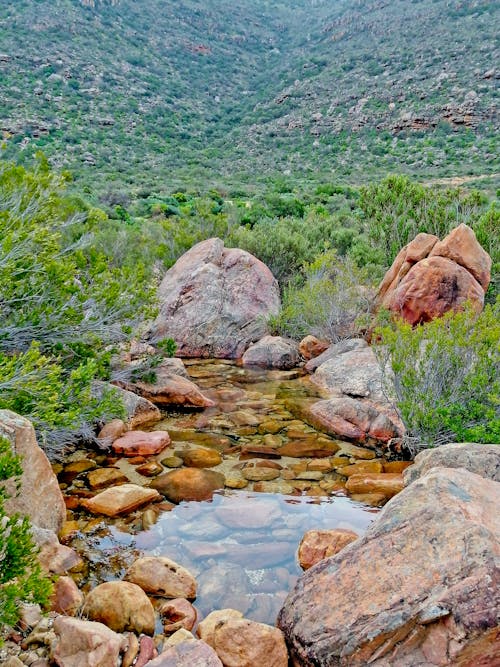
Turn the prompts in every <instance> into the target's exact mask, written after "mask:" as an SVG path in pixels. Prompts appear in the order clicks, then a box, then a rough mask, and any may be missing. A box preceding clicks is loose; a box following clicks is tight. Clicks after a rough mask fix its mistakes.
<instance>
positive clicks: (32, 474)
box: [0, 410, 66, 533]
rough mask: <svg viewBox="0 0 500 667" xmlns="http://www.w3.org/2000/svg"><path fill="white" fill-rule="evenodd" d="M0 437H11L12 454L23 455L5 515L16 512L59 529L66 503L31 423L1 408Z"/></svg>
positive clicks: (44, 526)
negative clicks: (18, 481)
mask: <svg viewBox="0 0 500 667" xmlns="http://www.w3.org/2000/svg"><path fill="white" fill-rule="evenodd" d="M0 436H4V437H6V438H7V439H8V440H10V442H11V443H12V447H13V450H14V453H15V454H17V455H19V456H21V457H22V468H23V474H22V476H21V489H20V491H19V494H18V495H17V496H15V495H14V494H15V488H14V486H13V485H10V483H9V484H8V485H7V490H8V491H9V493H11V494H12V496H13V497H12V498H10V499H9V500H8V501H7V503H6V505H5V508H6V511H7V514H15V513H19V514H21V515H23V516H27V517H29V519H30V521H31V522H32V523H34V524H35V525H37V526H39V527H40V528H44V529H47V530H51V531H54V532H55V533H57V532H59V530H61V528H62V525H63V523H64V521H65V519H66V506H65V505H64V500H63V497H62V493H61V491H60V489H59V484H58V482H57V477H56V476H55V474H54V472H53V471H52V468H51V465H50V463H49V460H48V459H47V457H46V455H45V453H44V452H43V451H42V450H41V449H40V447H39V446H38V443H37V441H36V435H35V430H34V428H33V424H32V423H31V422H30V421H29V420H28V419H25V418H24V417H21V416H20V415H18V414H16V413H15V412H12V411H11V410H0Z"/></svg>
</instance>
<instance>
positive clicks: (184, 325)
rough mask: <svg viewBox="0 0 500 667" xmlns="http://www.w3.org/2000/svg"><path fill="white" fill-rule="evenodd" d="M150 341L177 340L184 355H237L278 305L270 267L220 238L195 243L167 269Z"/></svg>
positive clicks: (259, 333)
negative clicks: (158, 311) (227, 246)
mask: <svg viewBox="0 0 500 667" xmlns="http://www.w3.org/2000/svg"><path fill="white" fill-rule="evenodd" d="M159 299H160V304H161V306H160V314H159V316H158V318H157V320H156V322H155V323H154V325H153V327H152V330H151V332H150V338H151V340H153V341H154V340H159V339H162V338H173V339H174V340H175V342H176V343H177V354H178V355H179V356H181V357H215V358H239V357H241V356H242V354H243V352H244V351H245V350H246V348H247V347H248V346H249V345H250V343H252V342H254V341H256V340H259V339H260V338H262V337H263V336H265V335H266V334H267V333H268V332H267V325H266V320H267V318H268V317H269V315H276V314H277V313H278V312H279V308H280V297H279V288H278V283H277V282H276V279H275V278H274V276H273V275H272V273H271V272H270V270H269V269H268V268H267V267H266V266H265V265H264V264H263V263H262V262H261V261H260V260H258V259H257V258H256V257H254V256H253V255H250V254H249V253H247V252H245V251H244V250H239V249H236V248H231V249H228V248H224V243H223V242H222V241H221V240H220V239H216V238H213V239H208V240H207V241H202V242H201V243H198V244H196V245H195V246H193V247H192V248H191V249H190V250H189V251H188V252H186V253H185V254H184V255H183V256H182V257H181V258H180V259H178V260H177V262H176V263H175V265H174V266H173V267H172V268H171V269H169V271H167V273H166V275H165V277H164V279H163V281H162V283H161V285H160V288H159Z"/></svg>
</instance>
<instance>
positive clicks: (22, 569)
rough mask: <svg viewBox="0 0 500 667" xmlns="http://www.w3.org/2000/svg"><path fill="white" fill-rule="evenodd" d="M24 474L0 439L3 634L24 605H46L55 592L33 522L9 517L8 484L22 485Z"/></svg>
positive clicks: (0, 626) (0, 604)
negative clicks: (40, 558)
mask: <svg viewBox="0 0 500 667" xmlns="http://www.w3.org/2000/svg"><path fill="white" fill-rule="evenodd" d="M21 473H22V470H21V462H20V459H19V457H18V456H14V454H13V453H12V449H11V444H10V442H9V441H8V440H7V438H4V437H0V632H2V630H4V629H5V627H6V626H14V625H15V624H16V622H17V621H18V619H19V604H20V603H21V602H32V603H39V604H42V605H44V604H46V603H47V601H48V598H49V596H50V594H51V592H52V585H51V582H50V580H49V579H48V578H47V577H46V576H45V575H44V574H43V573H42V569H41V567H40V563H39V562H38V560H37V557H36V555H37V548H36V545H35V544H34V542H33V538H32V536H31V532H30V523H29V520H28V519H27V518H26V517H24V518H21V517H20V516H18V515H14V516H10V517H8V516H7V515H6V513H5V501H6V500H7V498H9V494H8V493H7V490H6V485H5V482H6V481H7V480H11V481H19V477H20V475H21Z"/></svg>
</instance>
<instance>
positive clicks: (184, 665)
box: [146, 639, 223, 667]
mask: <svg viewBox="0 0 500 667" xmlns="http://www.w3.org/2000/svg"><path fill="white" fill-rule="evenodd" d="M146 667H223V665H222V662H221V661H220V660H219V658H218V656H217V653H215V651H214V650H213V648H211V647H210V646H208V644H205V642H202V641H201V640H199V639H197V640H194V641H193V640H191V641H183V642H180V643H179V644H176V645H175V646H169V648H167V650H166V651H164V652H163V653H161V654H160V655H159V656H158V657H157V658H155V659H154V660H151V662H148V663H147V664H146Z"/></svg>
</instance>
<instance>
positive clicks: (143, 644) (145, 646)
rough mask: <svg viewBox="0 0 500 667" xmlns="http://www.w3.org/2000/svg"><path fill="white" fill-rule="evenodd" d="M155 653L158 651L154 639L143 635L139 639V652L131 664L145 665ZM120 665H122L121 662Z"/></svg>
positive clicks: (138, 666)
mask: <svg viewBox="0 0 500 667" xmlns="http://www.w3.org/2000/svg"><path fill="white" fill-rule="evenodd" d="M157 655H158V651H157V650H156V646H155V643H154V640H153V639H152V638H151V637H147V636H146V635H143V636H142V637H141V638H140V640H139V654H138V656H137V660H136V661H135V662H134V663H133V665H134V667H145V665H147V664H148V662H149V661H150V660H153V658H155V657H156V656H157ZM122 667H124V665H123V663H122Z"/></svg>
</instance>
